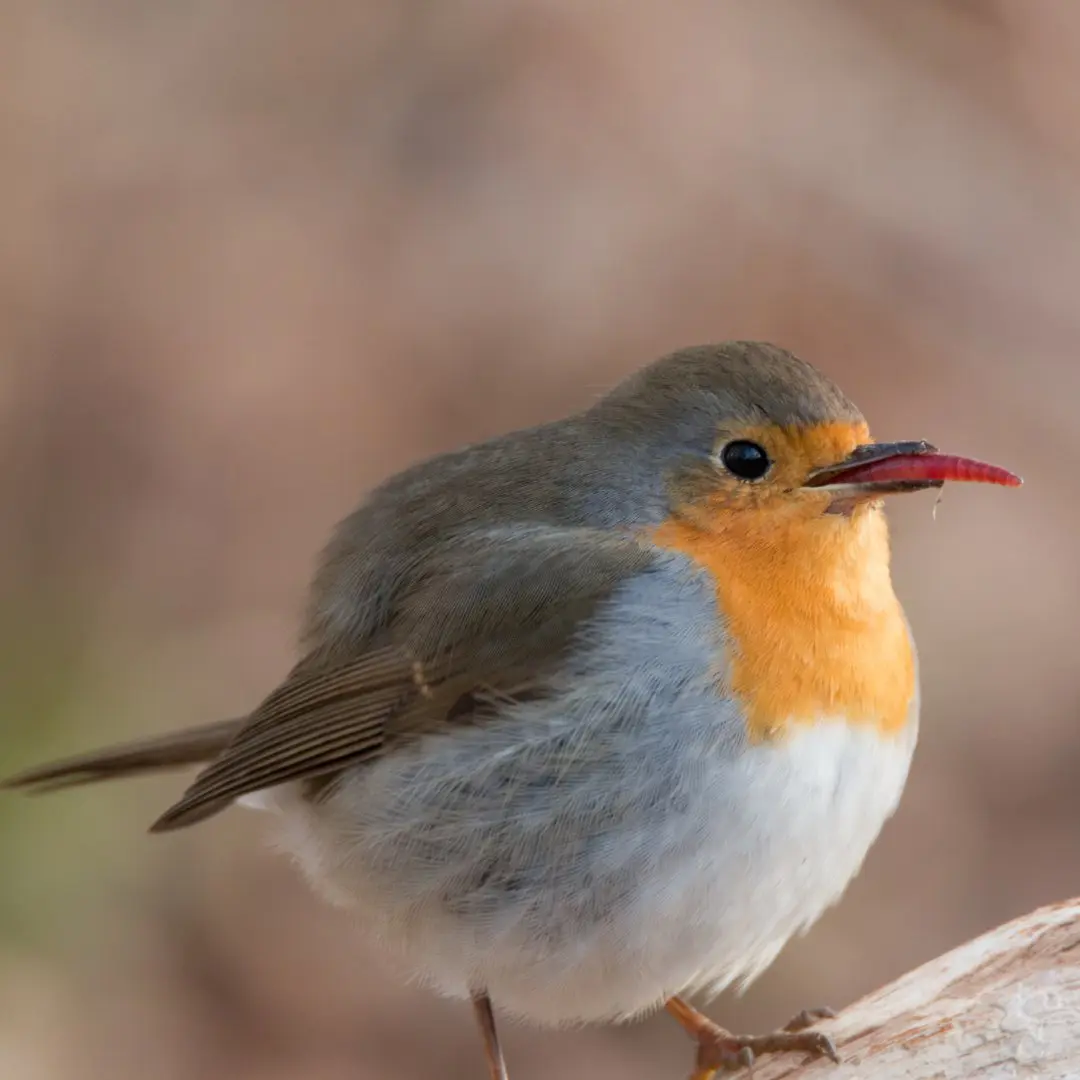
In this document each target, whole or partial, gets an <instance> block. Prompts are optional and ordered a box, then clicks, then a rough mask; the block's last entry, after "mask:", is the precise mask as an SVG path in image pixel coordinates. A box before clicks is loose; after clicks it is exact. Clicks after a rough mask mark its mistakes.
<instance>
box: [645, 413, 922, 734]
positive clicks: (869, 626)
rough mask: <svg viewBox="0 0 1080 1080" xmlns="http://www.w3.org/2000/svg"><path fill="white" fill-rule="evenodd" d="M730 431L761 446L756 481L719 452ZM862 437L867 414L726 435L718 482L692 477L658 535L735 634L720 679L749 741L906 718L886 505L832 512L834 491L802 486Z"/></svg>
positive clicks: (905, 640) (901, 627)
mask: <svg viewBox="0 0 1080 1080" xmlns="http://www.w3.org/2000/svg"><path fill="white" fill-rule="evenodd" d="M733 441H747V442H752V443H753V444H755V445H756V446H759V447H761V448H762V449H764V450H765V452H766V454H767V455H768V458H769V466H768V469H767V471H766V472H765V473H764V474H763V475H762V476H760V477H759V478H758V479H755V480H747V479H740V478H739V477H738V476H736V475H733V474H732V473H731V472H730V471H728V470H727V469H726V468H725V466H724V462H723V449H722V448H723V447H726V446H729V445H730V444H731V443H732V442H733ZM868 442H869V432H868V431H867V429H866V426H865V425H864V424H842V423H836V424H822V425H818V426H814V427H809V428H803V429H786V428H779V427H774V426H759V427H753V428H746V429H741V430H738V431H725V432H723V433H722V435H721V438H720V440H719V443H718V448H717V454H716V455H715V457H716V466H715V475H714V476H713V477H712V479H711V483H710V482H709V479H708V478H707V477H706V476H705V475H704V474H703V473H700V472H699V473H697V474H695V476H694V478H693V479H692V482H691V484H690V485H688V490H686V491H685V496H686V497H685V498H683V497H682V494H683V493H680V496H677V509H676V512H675V514H674V515H673V516H672V517H671V518H670V519H669V520H668V521H666V522H665V523H664V524H662V525H661V526H659V528H657V529H656V530H655V531H654V532H653V535H652V539H653V541H654V543H656V544H658V545H659V546H661V547H666V548H671V549H674V550H678V551H681V552H683V553H684V554H686V555H688V556H689V557H690V558H691V559H693V560H694V562H696V563H697V564H698V565H699V566H701V567H702V568H704V569H705V570H707V571H708V572H709V574H710V575H711V577H712V579H713V582H714V584H715V588H716V597H717V603H718V605H719V608H720V612H721V615H722V618H723V621H724V624H725V628H726V631H727V638H728V641H727V649H726V650H724V656H723V658H722V662H721V663H720V670H718V681H719V682H720V684H721V689H722V690H724V691H726V692H729V693H732V694H734V695H736V696H737V697H738V698H739V699H740V700H741V702H742V703H743V706H744V710H745V715H746V721H747V727H748V730H749V732H750V734H751V736H752V737H753V738H755V739H773V738H777V737H779V736H781V735H782V734H783V732H784V731H785V730H787V729H788V728H789V727H790V726H791V725H792V724H805V723H814V722H817V721H820V720H824V719H839V720H845V721H847V722H849V723H854V724H870V725H873V726H875V727H877V728H879V729H880V730H882V731H883V732H895V731H898V730H899V729H901V728H902V727H903V726H904V725H905V723H906V721H907V718H908V713H909V709H910V705H911V701H912V698H913V695H914V691H915V659H914V653H913V650H912V647H911V643H910V640H909V636H908V631H907V623H906V621H905V619H904V615H903V612H902V610H901V608H900V604H899V601H898V600H897V599H896V596H895V594H894V593H893V589H892V583H891V580H890V575H889V540H888V530H887V526H886V522H885V518H884V515H883V514H882V513H880V512H879V510H878V508H877V504H876V500H874V499H860V500H858V501H857V502H855V503H853V504H852V506H851V507H850V508H846V509H845V512H843V513H829V512H828V510H829V509H830V505H831V504H832V503H833V502H834V501H835V493H833V492H830V491H829V490H826V489H823V488H813V487H807V486H806V484H807V480H808V478H809V477H810V476H811V475H812V474H813V473H814V471H815V470H818V469H824V468H827V467H830V466H833V465H835V464H836V463H837V462H840V461H843V460H845V459H846V458H848V457H849V455H850V454H851V453H852V451H854V450H855V448H856V447H857V446H862V445H864V444H866V443H868ZM743 464H745V462H744V463H743ZM747 471H753V470H752V469H751V470H747Z"/></svg>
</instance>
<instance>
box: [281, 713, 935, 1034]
mask: <svg viewBox="0 0 1080 1080" xmlns="http://www.w3.org/2000/svg"><path fill="white" fill-rule="evenodd" d="M712 708H713V710H715V705H714V706H713V707H712ZM692 712H693V710H691V711H690V712H688V713H685V714H683V715H684V716H685V719H684V720H683V721H679V722H673V723H671V724H670V725H669V726H668V727H667V728H666V729H664V730H659V731H657V730H654V729H653V728H649V729H648V731H647V733H646V734H643V731H642V730H637V731H630V732H623V731H622V730H621V728H620V729H616V728H615V727H612V728H611V730H610V731H606V730H605V729H604V728H603V722H600V724H599V727H598V728H593V729H592V730H591V732H590V733H589V741H588V742H587V743H582V744H580V745H579V744H572V740H571V739H570V738H569V737H568V736H566V733H564V738H563V741H562V742H560V743H559V748H558V749H556V750H554V751H553V749H552V747H551V745H550V744H545V743H544V742H543V740H540V741H539V742H538V744H537V745H536V746H533V747H525V748H522V747H521V746H520V745H518V744H517V743H516V742H514V741H513V740H514V739H515V737H517V738H520V730H521V729H520V728H518V729H517V736H515V735H514V734H510V735H508V736H507V737H506V738H504V737H503V736H504V735H505V733H500V731H499V729H498V728H496V729H495V730H492V729H488V728H478V729H476V730H475V731H472V732H469V733H468V735H467V736H466V737H465V738H461V737H457V738H455V739H453V740H449V741H447V740H442V739H437V740H430V741H426V742H424V743H422V744H420V746H418V747H417V748H416V750H415V751H414V752H410V753H406V754H401V753H396V754H394V755H393V756H391V757H390V758H388V759H386V760H384V761H382V762H378V763H375V764H374V765H372V766H368V767H365V768H364V769H363V770H361V771H360V772H358V773H357V774H355V775H354V776H353V777H351V778H350V779H349V780H348V781H347V782H346V783H345V784H344V785H343V786H342V788H341V790H340V791H339V792H338V793H337V794H336V795H335V796H334V797H333V798H332V799H331V800H330V801H329V802H327V803H326V804H324V805H322V806H320V807H318V808H317V809H315V808H312V807H310V806H308V805H307V804H304V803H301V802H300V800H299V799H297V798H296V797H295V795H294V794H293V793H292V792H291V791H290V790H287V789H286V790H278V791H275V792H272V793H268V795H267V796H264V801H267V800H268V801H272V802H273V803H275V804H276V805H277V807H278V808H279V809H280V810H282V811H283V820H282V825H283V827H284V828H283V836H282V842H283V845H284V846H285V847H286V848H287V849H288V850H289V851H290V852H292V853H293V854H294V855H295V856H296V857H297V858H298V860H299V862H300V863H301V864H302V866H303V867H304V869H305V871H306V872H307V874H308V875H309V877H310V878H311V880H312V881H313V882H314V884H315V885H316V886H317V887H318V888H319V889H320V890H321V891H322V892H324V893H325V894H326V895H328V896H329V897H330V898H331V899H333V900H335V901H336V902H339V903H343V904H347V905H349V906H350V907H352V908H354V909H356V911H357V913H358V915H359V920H360V922H361V924H362V925H363V926H364V928H365V929H367V930H369V931H370V932H371V933H373V934H374V935H375V936H376V937H377V938H379V939H381V940H382V941H383V942H384V943H385V944H387V945H388V946H390V947H391V948H393V949H395V950H397V951H398V952H399V954H400V955H401V958H402V959H403V961H404V963H405V965H406V967H407V968H409V969H410V970H411V971H413V972H414V973H415V974H416V975H417V976H419V977H420V978H422V979H423V980H424V981H426V982H428V983H430V984H431V985H433V986H434V987H435V988H436V989H437V990H439V991H440V992H442V993H444V994H447V995H450V996H465V995H467V994H468V993H469V992H470V990H471V989H473V988H484V989H486V990H487V991H488V992H489V993H490V995H491V997H492V999H493V1000H494V1001H495V1003H496V1005H497V1007H498V1008H500V1009H502V1010H506V1011H508V1012H512V1013H516V1014H519V1015H521V1016H523V1017H526V1018H528V1019H530V1020H532V1021H533V1022H537V1023H546V1024H561V1023H572V1022H581V1021H601V1020H614V1019H621V1018H626V1017H629V1016H633V1015H635V1014H639V1013H641V1012H644V1011H646V1010H648V1009H650V1008H653V1007H656V1006H658V1005H659V1004H661V1003H662V1002H663V1001H664V1000H665V999H666V998H668V997H669V996H671V995H672V994H675V993H680V992H694V991H705V992H710V993H712V992H719V991H720V990H721V989H723V988H724V987H725V986H727V985H729V984H732V983H746V982H748V981H749V980H750V979H752V978H753V977H755V976H756V975H758V974H759V973H760V972H761V971H762V970H763V969H764V968H765V967H766V966H768V964H769V963H770V962H771V961H772V960H773V959H774V957H775V956H776V954H777V953H778V952H779V951H780V949H781V948H782V946H783V945H784V943H785V942H786V941H787V940H788V939H789V938H790V937H791V936H792V935H793V934H795V933H798V932H799V931H801V930H805V929H806V928H807V927H808V926H809V925H810V924H811V923H812V922H814V920H816V919H817V918H818V916H819V915H820V914H821V913H822V912H823V911H824V910H825V909H826V908H827V907H828V906H829V905H830V904H832V903H834V902H835V901H836V900H837V899H838V898H839V896H840V894H841V893H842V891H843V890H844V888H845V886H846V885H847V884H848V882H849V881H850V879H851V878H852V876H853V875H854V874H855V873H856V872H857V871H858V869H859V867H860V866H861V864H862V862H863V859H864V857H865V855H866V853H867V851H868V849H869V848H870V845H871V844H872V843H873V841H874V839H875V838H876V837H877V835H878V832H879V830H880V829H881V826H882V825H883V823H884V822H885V820H886V819H887V818H888V817H889V816H890V815H891V814H892V812H893V811H894V809H895V808H896V805H897V802H898V800H899V798H900V794H901V791H902V790H903V787H904V783H905V780H906V778H907V772H908V765H909V763H910V759H911V754H912V750H913V749H914V744H915V729H916V723H915V721H914V720H913V722H912V723H911V725H910V726H909V727H908V729H907V730H906V731H904V732H903V733H901V734H900V735H898V736H893V737H883V736H881V735H880V734H878V733H877V732H876V731H875V730H874V729H872V728H870V727H857V726H852V725H849V724H846V723H843V722H839V721H837V722H831V721H830V722H822V723H818V724H814V725H805V726H802V725H800V726H797V727H795V728H794V729H793V731H792V734H791V736H790V738H788V739H787V740H785V741H784V742H783V743H781V744H769V745H760V746H750V745H747V744H746V743H745V741H743V739H742V737H741V735H740V736H739V737H738V738H734V737H733V736H732V735H731V732H730V730H729V731H727V732H726V734H724V736H723V739H722V740H721V741H720V742H717V737H716V725H715V724H712V725H709V724H706V723H703V722H701V717H695V716H694V715H692ZM620 739H623V740H624V741H625V745H623V744H621V743H620ZM598 740H599V741H598ZM601 743H602V745H601Z"/></svg>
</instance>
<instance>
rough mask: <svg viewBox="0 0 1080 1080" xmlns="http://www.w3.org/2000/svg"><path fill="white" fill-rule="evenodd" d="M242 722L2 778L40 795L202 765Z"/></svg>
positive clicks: (164, 737)
mask: <svg viewBox="0 0 1080 1080" xmlns="http://www.w3.org/2000/svg"><path fill="white" fill-rule="evenodd" d="M243 722H244V718H240V719H233V720H215V721H214V722H213V723H210V724H203V725H202V726H201V727H196V728H188V729H187V730H185V731H175V732H172V733H170V734H168V735H156V736H153V737H151V738H149V739H139V740H137V741H135V742H129V743H122V744H120V745H119V746H110V747H106V748H105V749H103V750H91V751H90V752H89V753H86V754H79V755H77V756H76V757H70V758H64V759H63V760H62V761H54V762H50V763H49V764H47V765H37V766H35V767H33V768H30V769H26V770H24V771H23V772H20V773H16V774H15V775H14V776H9V777H7V778H6V779H4V780H0V788H12V789H23V790H26V791H30V792H32V793H34V794H40V793H43V792H47V791H59V790H62V789H63V788H69V787H77V786H78V785H80V784H93V783H98V782H99V781H102V780H116V779H120V778H121V777H126V776H139V775H141V774H143V773H154V772H164V771H166V770H170V769H182V768H184V767H185V766H189V765H201V764H204V763H205V762H208V761H212V760H213V759H214V758H216V757H217V756H218V755H219V754H220V753H221V752H222V751H223V750H224V749H225V747H226V746H228V744H229V742H230V741H231V740H232V738H233V736H234V735H235V734H236V733H237V731H239V730H240V725H241V724H243Z"/></svg>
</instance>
